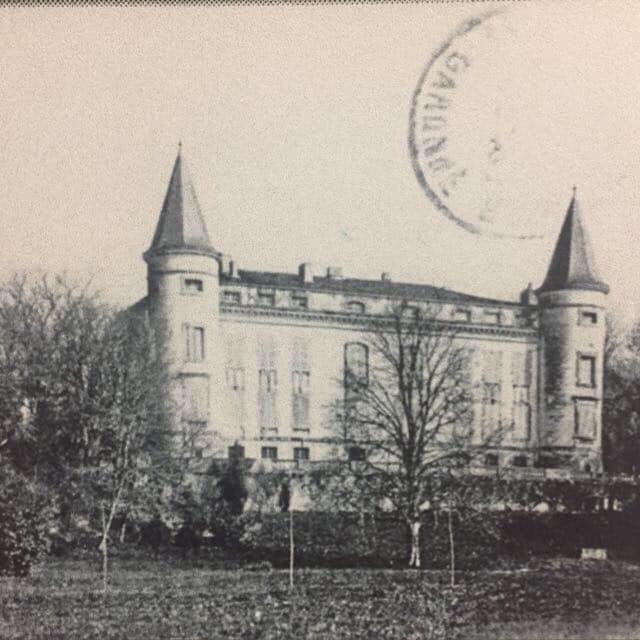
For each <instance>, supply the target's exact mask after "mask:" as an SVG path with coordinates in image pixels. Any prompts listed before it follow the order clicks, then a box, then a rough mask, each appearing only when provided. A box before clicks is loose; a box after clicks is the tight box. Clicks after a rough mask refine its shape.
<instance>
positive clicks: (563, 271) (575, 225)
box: [538, 188, 609, 293]
mask: <svg viewBox="0 0 640 640" xmlns="http://www.w3.org/2000/svg"><path fill="white" fill-rule="evenodd" d="M562 289H578V290H591V291H602V292H603V293H608V292H609V287H608V285H607V284H606V283H605V282H604V280H603V279H602V278H601V277H600V274H599V273H598V269H597V267H596V261H595V257H594V254H593V249H592V247H591V241H590V239H589V235H588V233H587V229H586V227H585V225H584V222H583V220H582V214H581V211H580V207H579V206H578V201H577V199H576V193H575V188H574V191H573V197H572V198H571V202H570V203H569V209H568V210H567V215H566V216H565V219H564V223H563V224H562V229H560V235H559V236H558V241H557V242H556V247H555V249H554V251H553V257H552V258H551V264H550V265H549V271H548V272H547V277H546V278H545V280H544V282H543V284H542V286H541V287H540V289H538V292H541V293H542V292H545V291H559V290H562Z"/></svg>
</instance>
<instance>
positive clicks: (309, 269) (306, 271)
mask: <svg viewBox="0 0 640 640" xmlns="http://www.w3.org/2000/svg"><path fill="white" fill-rule="evenodd" d="M314 275H315V267H314V265H313V264H312V263H311V262H303V263H302V264H301V265H300V266H299V267H298V276H299V277H300V280H302V282H307V283H309V282H313V276H314Z"/></svg>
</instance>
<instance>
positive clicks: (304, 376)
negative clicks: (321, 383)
mask: <svg viewBox="0 0 640 640" xmlns="http://www.w3.org/2000/svg"><path fill="white" fill-rule="evenodd" d="M309 380H310V374H309V372H308V371H294V372H293V374H292V383H293V384H292V392H293V397H292V410H293V428H294V430H297V431H308V430H309V422H310V420H309Z"/></svg>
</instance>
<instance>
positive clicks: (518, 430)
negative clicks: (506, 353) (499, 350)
mask: <svg viewBox="0 0 640 640" xmlns="http://www.w3.org/2000/svg"><path fill="white" fill-rule="evenodd" d="M531 368H532V354H531V352H529V351H526V352H521V353H514V354H513V355H512V357H511V382H512V384H513V437H514V438H515V439H517V440H528V439H529V437H530V435H531V403H530V392H529V388H530V386H531Z"/></svg>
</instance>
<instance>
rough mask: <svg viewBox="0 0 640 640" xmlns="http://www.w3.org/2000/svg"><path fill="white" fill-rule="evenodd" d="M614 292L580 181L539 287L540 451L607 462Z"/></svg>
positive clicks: (588, 463)
mask: <svg viewBox="0 0 640 640" xmlns="http://www.w3.org/2000/svg"><path fill="white" fill-rule="evenodd" d="M608 292H609V287H608V286H607V284H606V283H605V282H604V280H603V279H602V277H601V276H600V275H599V273H598V270H597V268H596V263H595V259H594V256H593V250H592V248H591V243H590V241H589V236H588V234H587V230H586V228H585V224H584V220H583V219H582V215H581V213H580V208H579V206H578V202H577V199H576V192H575V187H574V189H573V197H572V198H571V203H570V204H569V209H568V210H567V215H566V217H565V219H564V222H563V224H562V229H561V230H560V235H559V236H558V241H557V242H556V247H555V249H554V252H553V257H552V258H551V264H550V266H549V271H548V272H547V277H546V278H545V281H544V283H543V284H542V286H541V287H540V289H538V291H537V293H538V307H539V330H540V338H541V345H542V349H541V361H542V371H541V374H542V375H541V385H542V390H543V398H544V401H543V402H542V404H541V406H540V412H539V414H538V416H539V420H540V423H539V442H540V445H541V449H540V454H541V456H542V457H546V456H550V458H551V459H554V458H556V459H562V460H564V461H565V462H566V463H567V464H569V463H570V464H571V465H572V466H573V467H574V469H576V470H580V471H586V470H587V469H588V470H591V471H594V470H595V471H597V470H599V469H601V468H602V380H603V374H602V372H603V364H604V335H605V326H606V325H605V314H606V308H605V298H606V295H607V293H608ZM558 456H559V457H560V458H558ZM541 459H542V458H541ZM563 464H564V463H563Z"/></svg>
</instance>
